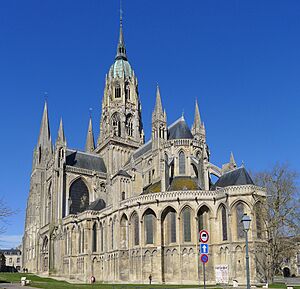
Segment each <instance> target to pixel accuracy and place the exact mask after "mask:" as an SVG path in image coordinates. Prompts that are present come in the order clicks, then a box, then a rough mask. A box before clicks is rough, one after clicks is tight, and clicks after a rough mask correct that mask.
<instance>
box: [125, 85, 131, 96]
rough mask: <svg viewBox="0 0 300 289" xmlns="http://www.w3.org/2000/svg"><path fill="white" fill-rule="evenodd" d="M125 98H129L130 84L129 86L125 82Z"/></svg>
mask: <svg viewBox="0 0 300 289" xmlns="http://www.w3.org/2000/svg"><path fill="white" fill-rule="evenodd" d="M125 98H126V99H130V86H129V83H126V84H125Z"/></svg>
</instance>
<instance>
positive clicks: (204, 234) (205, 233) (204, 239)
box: [199, 230, 209, 243]
mask: <svg viewBox="0 0 300 289" xmlns="http://www.w3.org/2000/svg"><path fill="white" fill-rule="evenodd" d="M199 239H200V242H202V243H207V242H208V240H209V234H208V231H206V230H201V231H200V233H199Z"/></svg>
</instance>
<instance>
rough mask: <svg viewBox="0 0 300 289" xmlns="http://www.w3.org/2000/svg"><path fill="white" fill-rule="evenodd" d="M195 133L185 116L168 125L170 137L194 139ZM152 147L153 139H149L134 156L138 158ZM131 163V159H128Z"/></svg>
mask: <svg viewBox="0 0 300 289" xmlns="http://www.w3.org/2000/svg"><path fill="white" fill-rule="evenodd" d="M192 138H193V135H192V133H191V130H190V128H189V127H188V125H187V124H186V122H185V119H184V118H183V117H181V118H179V119H178V120H176V121H175V122H173V123H172V124H171V125H170V126H168V139H192ZM151 149H152V141H151V140H149V141H148V142H147V143H145V144H144V145H142V146H141V147H140V148H138V149H137V150H136V151H135V152H134V154H133V158H134V159H137V158H138V157H140V156H142V155H144V154H145V153H147V152H148V151H150V150H151ZM128 163H129V161H128Z"/></svg>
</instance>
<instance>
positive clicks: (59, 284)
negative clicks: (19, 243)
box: [0, 273, 300, 289]
mask: <svg viewBox="0 0 300 289" xmlns="http://www.w3.org/2000/svg"><path fill="white" fill-rule="evenodd" d="M23 276H26V278H27V279H29V280H31V283H30V286H31V287H36V288H44V289H67V288H72V289H87V288H89V289H150V288H151V289H176V288H199V286H196V285H140V284H99V283H98V284H97V283H95V284H93V285H92V284H70V283H67V282H65V281H58V280H55V279H52V278H42V277H38V276H36V275H33V274H23V273H0V283H5V282H9V283H10V282H13V283H18V282H20V280H21V277H23ZM202 287H203V286H202ZM208 287H210V289H220V288H221V287H218V286H208ZM25 288H26V287H25ZM299 289H300V288H299Z"/></svg>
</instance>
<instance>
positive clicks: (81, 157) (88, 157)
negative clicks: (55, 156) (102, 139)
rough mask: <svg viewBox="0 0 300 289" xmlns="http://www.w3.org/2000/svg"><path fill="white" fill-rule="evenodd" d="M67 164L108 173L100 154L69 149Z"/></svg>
mask: <svg viewBox="0 0 300 289" xmlns="http://www.w3.org/2000/svg"><path fill="white" fill-rule="evenodd" d="M66 165H67V166H72V167H76V168H82V169H87V170H93V171H97V172H102V173H106V166H105V163H104V161H103V159H102V158H101V157H100V156H98V155H93V154H89V153H86V152H81V151H76V150H71V149H67V152H66Z"/></svg>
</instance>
